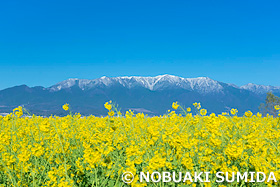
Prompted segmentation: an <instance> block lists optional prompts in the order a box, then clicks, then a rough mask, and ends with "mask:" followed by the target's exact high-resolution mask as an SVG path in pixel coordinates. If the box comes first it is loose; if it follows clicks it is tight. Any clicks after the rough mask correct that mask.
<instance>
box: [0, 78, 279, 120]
mask: <svg viewBox="0 0 280 187" xmlns="http://www.w3.org/2000/svg"><path fill="white" fill-rule="evenodd" d="M267 92H272V93H274V94H275V95H277V96H280V87H276V86H264V85H256V84H252V83H249V84H247V85H244V86H241V87H239V86H236V85H234V84H228V83H223V82H220V81H216V80H213V79H210V78H208V77H198V78H182V77H178V76H173V75H159V76H156V77H139V76H131V77H105V76H104V77H101V78H98V79H92V80H88V79H68V80H65V81H62V82H59V83H57V84H55V85H53V86H51V87H48V88H44V87H41V86H36V87H28V86H26V85H21V86H15V87H11V88H7V89H4V90H0V113H9V112H11V111H12V109H13V108H15V107H17V106H19V105H23V106H24V107H25V108H26V109H28V110H29V111H30V112H31V113H33V114H37V115H45V116H48V115H51V114H54V115H65V114H66V112H65V111H63V110H62V108H61V106H62V105H63V104H64V103H69V104H70V106H71V110H72V112H79V113H81V114H83V115H90V114H93V115H97V116H100V115H106V109H105V108H104V106H103V104H104V103H105V102H106V101H109V100H112V101H114V102H116V103H117V104H118V105H119V106H120V108H121V109H122V111H126V110H129V109H131V110H134V111H135V112H143V113H146V114H149V115H160V114H164V113H166V111H167V110H169V109H171V104H172V102H174V101H178V102H179V103H181V104H182V105H184V106H186V107H188V106H192V103H194V102H200V103H201V105H202V107H203V108H206V109H207V110H208V111H209V112H214V113H222V112H228V111H229V110H230V109H231V108H237V109H238V110H239V113H244V112H245V111H247V110H251V111H253V112H257V111H258V106H259V105H260V103H262V102H264V100H265V97H266V93H267Z"/></svg>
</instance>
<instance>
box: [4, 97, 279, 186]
mask: <svg viewBox="0 0 280 187" xmlns="http://www.w3.org/2000/svg"><path fill="white" fill-rule="evenodd" d="M104 106H105V108H106V109H107V110H108V116H106V117H95V116H87V117H82V116H81V115H80V114H75V115H72V114H71V113H69V115H67V116H65V117H57V116H50V117H40V116H35V115H33V116H31V117H30V116H29V117H25V116H23V113H24V111H23V110H24V109H23V108H21V107H19V108H16V109H15V110H14V112H13V113H11V114H9V115H7V116H4V117H3V116H1V117H0V125H1V131H0V186H61V187H67V186H81V187H82V186H96V187H99V186H267V185H268V186H277V185H279V184H278V183H274V182H268V183H267V182H264V183H249V182H248V183H245V182H244V181H243V182H239V183H238V182H237V181H234V182H232V183H227V182H223V183H216V182H215V175H210V179H211V182H208V183H201V182H196V183H195V182H189V181H188V182H185V183H178V184H177V183H176V184H175V183H168V184H165V183H163V182H159V183H145V182H143V183H140V182H139V180H138V179H139V172H141V171H144V172H153V171H159V172H161V171H170V172H173V171H175V172H186V171H188V172H191V173H194V172H201V171H202V172H205V171H209V172H211V174H214V173H216V172H219V171H222V172H230V173H231V172H238V171H239V172H243V173H244V172H250V171H254V172H257V171H261V172H264V173H265V174H267V175H268V174H269V173H270V172H274V174H275V176H276V178H277V180H280V169H279V168H280V122H279V117H277V118H276V117H273V116H269V115H267V116H261V115H260V114H257V115H253V114H252V112H246V114H245V115H244V116H242V117H238V116H237V115H236V113H237V112H238V111H237V110H236V109H233V110H231V112H230V113H231V114H229V113H224V114H223V115H218V116H217V115H215V114H208V113H207V110H206V109H201V105H200V103H194V107H195V109H194V111H196V114H192V113H190V111H191V109H190V108H187V109H186V110H184V108H183V107H182V106H181V105H180V104H178V103H177V102H176V103H173V105H172V107H173V108H174V109H176V111H170V112H169V113H168V114H166V115H163V116H154V117H148V116H146V115H144V114H141V113H138V114H134V113H133V112H132V111H127V112H126V114H124V115H121V113H120V112H119V111H117V108H116V107H115V105H113V104H112V103H111V102H107V103H105V105H104ZM275 108H277V109H279V106H276V107H275ZM63 109H64V110H66V111H68V110H69V105H68V104H66V105H64V106H63ZM177 110H180V111H181V112H183V113H181V114H179V112H178V111H177ZM126 171H129V172H131V173H132V174H133V175H134V181H133V182H132V183H130V184H126V183H124V182H123V181H122V179H121V176H122V173H124V172H126Z"/></svg>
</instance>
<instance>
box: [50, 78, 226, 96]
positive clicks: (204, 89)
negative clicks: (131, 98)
mask: <svg viewBox="0 0 280 187" xmlns="http://www.w3.org/2000/svg"><path fill="white" fill-rule="evenodd" d="M116 85H121V86H123V87H125V88H128V89H131V88H135V87H143V88H146V89H149V90H153V91H155V90H163V89H174V88H182V89H185V90H190V91H197V92H199V93H210V92H212V93H215V92H222V90H223V86H222V85H221V84H220V82H218V81H215V80H212V79H210V78H208V77H198V78H182V77H178V76H174V75H159V76H156V77H137V76H131V77H112V78H109V77H101V78H98V79H92V80H88V79H68V80H65V81H62V82H60V83H57V84H56V85H54V86H51V87H50V88H49V89H50V90H51V91H59V90H61V89H67V88H71V87H73V86H78V87H79V88H80V89H82V90H85V89H86V90H88V89H92V88H95V87H98V86H106V87H110V86H116Z"/></svg>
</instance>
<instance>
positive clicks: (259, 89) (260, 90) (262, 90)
mask: <svg viewBox="0 0 280 187" xmlns="http://www.w3.org/2000/svg"><path fill="white" fill-rule="evenodd" d="M240 88H241V89H245V90H249V91H252V92H254V93H257V94H266V93H267V92H280V86H264V85H257V84H253V83H249V84H246V85H244V86H241V87H240Z"/></svg>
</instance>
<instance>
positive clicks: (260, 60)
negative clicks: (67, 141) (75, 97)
mask: <svg viewBox="0 0 280 187" xmlns="http://www.w3.org/2000/svg"><path fill="white" fill-rule="evenodd" d="M279 9H280V1H277V0H275V1H258V0H248V1H241V0H240V1H228V0H224V1H219V0H216V1H210V0H204V1H201V0H193V1H190V0H172V1H171V0H169V1H165V0H160V1H151V0H149V1H148V0H147V1H146V0H141V1H133V0H127V1H123V0H118V1H115V0H114V1H113V0H111V1H108V0H102V1H95V0H88V1H86V0H85V1H71V0H67V1H59V0H47V1H38V0H34V1H28V0H26V1H22V0H21V1H14V0H9V1H2V2H1V5H0V80H1V81H0V89H3V88H7V87H10V86H14V85H20V84H27V85H28V86H35V85H42V86H45V87H48V86H51V85H53V84H55V83H57V82H59V81H62V80H65V79H68V78H86V79H93V78H98V77H101V76H104V75H106V76H110V77H111V76H124V75H128V76H130V75H140V76H155V75H159V74H172V75H178V76H182V77H198V76H207V77H210V78H212V79H215V80H219V81H223V82H227V83H234V84H236V85H243V84H246V83H249V82H253V83H256V84H265V85H275V86H280V21H279V20H280V11H279Z"/></svg>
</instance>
